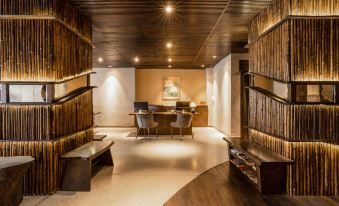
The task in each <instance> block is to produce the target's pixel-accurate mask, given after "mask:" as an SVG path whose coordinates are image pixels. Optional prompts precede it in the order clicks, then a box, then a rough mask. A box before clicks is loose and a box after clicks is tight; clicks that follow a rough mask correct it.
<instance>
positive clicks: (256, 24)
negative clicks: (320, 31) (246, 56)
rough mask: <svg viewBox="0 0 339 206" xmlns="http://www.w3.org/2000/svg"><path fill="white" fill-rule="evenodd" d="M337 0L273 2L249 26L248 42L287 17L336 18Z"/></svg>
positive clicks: (277, 0)
mask: <svg viewBox="0 0 339 206" xmlns="http://www.w3.org/2000/svg"><path fill="white" fill-rule="evenodd" d="M338 14H339V0H273V1H272V3H271V4H270V5H268V6H267V7H266V8H265V9H263V10H262V11H261V12H260V13H259V14H258V15H257V16H256V17H255V18H254V19H253V20H252V21H251V22H250V25H249V33H250V35H249V42H252V41H254V40H255V39H256V38H258V37H259V36H260V35H261V34H263V33H264V32H266V31H267V30H269V29H270V28H272V27H273V26H274V25H276V24H278V23H279V22H281V21H282V20H284V19H285V18H286V17H288V16H313V17H320V18H321V17H323V16H338Z"/></svg>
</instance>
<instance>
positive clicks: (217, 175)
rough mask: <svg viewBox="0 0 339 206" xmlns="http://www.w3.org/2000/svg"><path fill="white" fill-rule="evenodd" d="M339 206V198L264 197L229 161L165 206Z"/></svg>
mask: <svg viewBox="0 0 339 206" xmlns="http://www.w3.org/2000/svg"><path fill="white" fill-rule="evenodd" d="M206 205H213V206H219V205H220V206H235V205H236V206H312V205H313V206H338V205H339V197H312V196H288V195H263V196H262V195H260V194H259V193H258V192H257V191H256V190H255V189H254V187H250V186H248V184H246V183H245V181H243V179H242V178H241V177H240V176H239V174H237V173H236V170H235V169H234V168H233V167H231V166H230V165H229V163H228V162H226V163H223V164H221V165H218V166H216V167H214V168H212V169H210V170H208V171H206V172H205V173H203V174H201V175H200V176H199V177H197V178H196V179H194V180H193V181H192V182H190V183H189V184H187V185H186V186H185V187H184V188H182V189H181V190H180V191H178V192H177V193H176V194H175V195H174V196H173V197H172V198H171V199H170V200H169V201H168V202H167V203H166V204H165V206H206Z"/></svg>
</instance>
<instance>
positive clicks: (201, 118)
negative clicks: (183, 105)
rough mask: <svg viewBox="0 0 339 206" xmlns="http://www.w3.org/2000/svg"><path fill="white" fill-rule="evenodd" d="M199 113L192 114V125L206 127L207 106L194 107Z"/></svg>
mask: <svg viewBox="0 0 339 206" xmlns="http://www.w3.org/2000/svg"><path fill="white" fill-rule="evenodd" d="M195 111H196V112H198V113H199V115H193V120H192V126H193V127H208V106H207V105H198V106H197V108H196V109H195Z"/></svg>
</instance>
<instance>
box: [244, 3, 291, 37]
mask: <svg viewBox="0 0 339 206" xmlns="http://www.w3.org/2000/svg"><path fill="white" fill-rule="evenodd" d="M289 5H290V0H273V2H272V4H270V5H269V6H267V7H266V8H265V9H264V10H262V11H261V12H260V13H259V14H258V15H257V16H256V17H255V18H254V19H253V20H252V21H251V22H250V24H249V36H248V37H249V42H252V41H254V40H255V39H256V38H258V37H259V36H260V35H261V34H262V33H264V32H265V31H267V30H268V29H270V28H271V27H272V26H274V25H275V24H276V23H278V22H280V21H281V20H282V19H283V18H284V17H286V16H287V15H289V7H290V6H289Z"/></svg>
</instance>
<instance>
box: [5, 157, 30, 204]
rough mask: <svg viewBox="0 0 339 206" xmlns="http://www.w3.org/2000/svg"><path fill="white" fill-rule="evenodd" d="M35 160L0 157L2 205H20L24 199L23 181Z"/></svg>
mask: <svg viewBox="0 0 339 206" xmlns="http://www.w3.org/2000/svg"><path fill="white" fill-rule="evenodd" d="M33 161H34V159H33V158H32V157H29V156H24V157H0V185H1V187H0V196H1V198H0V205H2V206H12V205H19V204H20V203H21V201H22V199H23V195H22V188H23V187H22V180H23V176H24V175H25V174H26V171H27V169H28V168H29V167H30V166H31V164H32V162H33Z"/></svg>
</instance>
